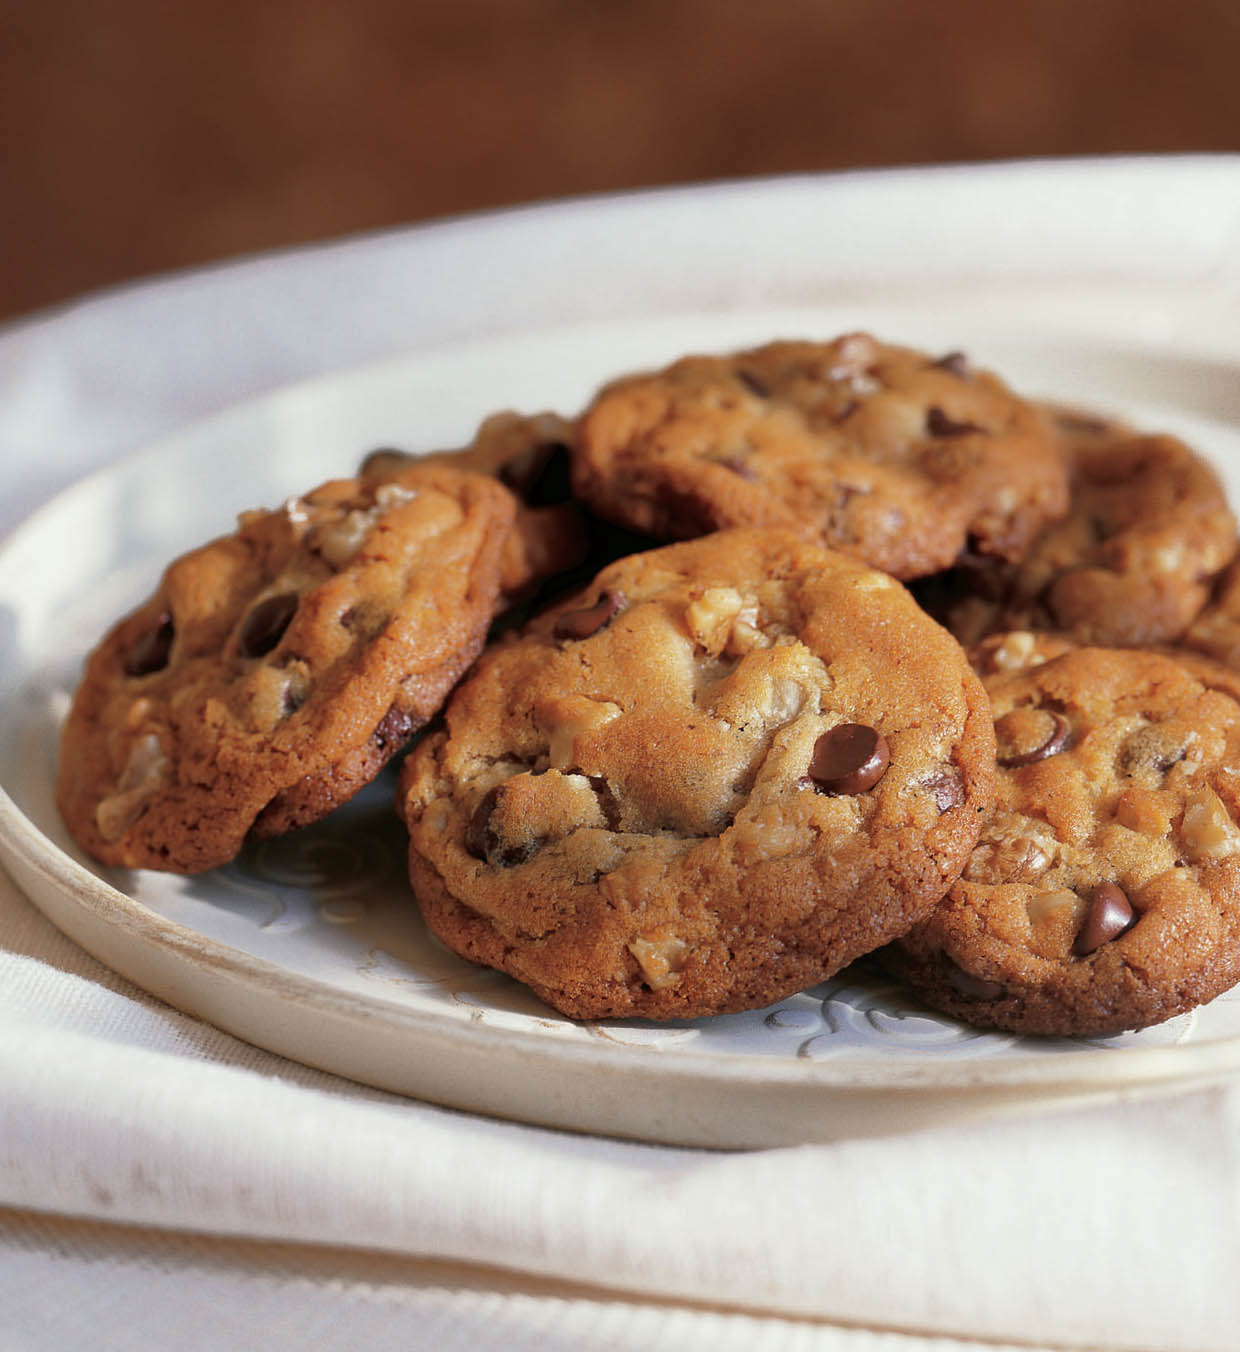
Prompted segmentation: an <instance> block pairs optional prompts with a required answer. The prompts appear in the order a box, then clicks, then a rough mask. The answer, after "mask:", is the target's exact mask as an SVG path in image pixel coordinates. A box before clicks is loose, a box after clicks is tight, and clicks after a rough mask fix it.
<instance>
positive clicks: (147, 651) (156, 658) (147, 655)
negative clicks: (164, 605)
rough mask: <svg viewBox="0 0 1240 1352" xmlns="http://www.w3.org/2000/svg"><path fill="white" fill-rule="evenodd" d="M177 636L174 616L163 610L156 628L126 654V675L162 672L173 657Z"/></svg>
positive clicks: (147, 632) (150, 630)
mask: <svg viewBox="0 0 1240 1352" xmlns="http://www.w3.org/2000/svg"><path fill="white" fill-rule="evenodd" d="M175 636H176V629H175V628H174V626H173V623H172V616H171V615H170V614H169V613H168V611H166V610H161V611H160V612H159V618H158V619H157V620H156V621H155V628H154V629H148V630H147V631H146V633H145V634H143V635H142V636H141V637H140V638H139V639H138V640H137V641H136V642H135V643H134V644H133V646H132V647H131V648H130V649H129V651H128V652H127V653H126V654H125V661H124V664H123V670H124V672H125V675H126V676H149V675H151V673H152V672H156V671H162V670H163V669H164V667H166V666H167V665H168V658H169V657H171V655H172V640H173V638H174V637H175Z"/></svg>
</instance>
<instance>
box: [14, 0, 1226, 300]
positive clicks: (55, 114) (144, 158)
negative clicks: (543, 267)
mask: <svg viewBox="0 0 1240 1352" xmlns="http://www.w3.org/2000/svg"><path fill="white" fill-rule="evenodd" d="M1237 149H1240V3H1238V0H1036V2H1034V0H869V2H867V0H508V3H504V2H503V0H404V3H402V0H211V2H210V3H205V2H200V3H190V2H189V0H184V2H182V3H178V2H177V0H162V2H161V0H0V157H2V158H0V243H2V245H3V247H2V248H0V318H3V317H6V316H12V315H14V314H17V313H20V312H23V311H28V310H32V309H35V308H37V307H42V306H44V305H48V304H51V303H53V302H56V301H59V300H62V299H64V298H67V297H70V296H72V295H74V294H77V293H80V292H82V291H85V290H88V289H91V288H94V287H98V286H101V285H106V284H109V283H113V282H116V281H121V280H125V279H129V278H133V277H137V276H141V275H145V274H149V273H152V272H158V271H162V270H165V269H169V268H176V267H181V266H184V265H187V264H194V263H198V262H205V261H209V260H217V259H221V258H225V257H229V256H232V255H235V254H238V253H244V252H249V251H253V250H260V249H267V248H271V247H278V246H283V245H289V244H294V243H300V242H303V241H308V240H319V239H325V238H330V237H334V236H339V235H341V234H347V233H350V232H353V231H358V230H368V229H373V228H376V227H385V226H391V225H397V224H402V223H406V222H412V221H419V220H425V219H428V218H431V217H436V216H442V215H445V214H451V213H456V212H461V211H468V210H473V209H476V208H481V207H491V206H498V205H504V204H509V203H515V202H521V201H529V200H532V199H535V198H543V197H554V196H562V195H566V194H576V193H588V192H596V191H600V190H613V189H623V188H632V187H642V186H647V185H654V184H663V183H672V182H689V181H699V180H703V179H714V178H720V177H731V176H740V175H753V174H764V173H774V172H784V171H799V170H828V169H837V168H845V167H852V166H859V165H891V164H912V163H926V162H938V161H949V160H979V159H995V158H1006V157H1018V156H1030V155H1034V156H1040V155H1073V154H1095V153H1112V152H1165V151H1194V150H1198V151H1200V150H1237Z"/></svg>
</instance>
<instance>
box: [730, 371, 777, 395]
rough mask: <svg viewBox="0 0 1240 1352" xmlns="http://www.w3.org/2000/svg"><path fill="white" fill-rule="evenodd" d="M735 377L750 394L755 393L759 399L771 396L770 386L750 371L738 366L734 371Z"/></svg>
mask: <svg viewBox="0 0 1240 1352" xmlns="http://www.w3.org/2000/svg"><path fill="white" fill-rule="evenodd" d="M736 378H737V380H739V381H740V382H741V384H742V385H744V387H745V388H746V389H747V390H748V391H749V393H750V394H756V395H757V396H758V398H759V399H769V398H770V397H771V390H770V386H768V385H767V383H766V381H765V380H763V379H761V377H759V376H756V375H754V373H753V372H752V371H746V370H745V369H744V368H739V369H738V370H737V372H736Z"/></svg>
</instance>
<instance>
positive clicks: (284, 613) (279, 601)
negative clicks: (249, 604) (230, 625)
mask: <svg viewBox="0 0 1240 1352" xmlns="http://www.w3.org/2000/svg"><path fill="white" fill-rule="evenodd" d="M300 603H301V597H300V596H299V595H298V594H297V593H296V592H280V593H279V594H278V595H276V596H268V597H265V598H264V599H263V600H261V601H260V602H259V603H258V604H257V605H256V606H255V607H254V609H253V610H251V611H250V613H249V614H248V615H247V616H246V617H245V620H244V622H243V623H242V625H241V634H240V636H239V638H238V643H239V644H240V647H241V652H242V655H243V656H245V657H262V656H264V654H266V653H269V652H270V651H271V650H272V648H274V647H275V646H276V644H277V643H279V641H280V640H281V639H282V638H283V637H284V631H285V630H286V629H287V628H288V627H289V625H290V623H291V622H292V619H293V616H294V615H296V614H297V607H298V605H300Z"/></svg>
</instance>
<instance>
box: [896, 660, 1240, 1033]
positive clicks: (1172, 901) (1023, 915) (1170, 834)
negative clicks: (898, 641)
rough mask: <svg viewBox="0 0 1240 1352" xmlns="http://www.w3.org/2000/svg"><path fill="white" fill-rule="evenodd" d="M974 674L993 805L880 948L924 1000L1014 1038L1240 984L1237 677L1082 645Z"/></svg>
mask: <svg viewBox="0 0 1240 1352" xmlns="http://www.w3.org/2000/svg"><path fill="white" fill-rule="evenodd" d="M985 686H986V690H987V694H988V695H989V697H990V702H991V706H992V709H993V712H994V718H995V733H996V741H997V746H998V764H999V778H998V788H997V793H996V800H995V808H994V811H993V813H992V814H991V816H990V818H989V820H988V821H987V823H986V825H985V826H984V827H983V828H982V834H981V837H980V839H979V841H978V843H977V845H976V847H975V848H974V850H973V852H972V855H971V856H970V858H969V861H968V863H967V865H966V866H965V869H964V873H963V876H962V878H961V879H960V881H959V882H957V883H956V884H955V885H954V886H953V887H952V888H951V890H950V892H949V893H948V895H947V897H946V898H945V899H944V900H943V901H942V902H941V903H940V904H939V905H938V907H936V908H935V910H934V911H933V912H932V913H931V915H930V917H929V918H928V919H927V920H925V921H922V922H921V923H920V924H918V925H917V926H915V927H914V928H913V929H912V930H911V932H910V933H909V934H908V935H906V936H905V937H904V938H902V939H901V940H900V941H899V942H898V943H897V944H895V945H893V946H892V947H891V948H889V949H887V950H886V951H885V953H884V957H885V959H886V960H887V961H888V962H889V963H890V964H891V965H892V966H893V967H894V968H895V969H896V970H897V971H898V972H899V973H900V974H901V975H902V976H903V977H904V978H905V979H907V980H908V981H909V982H910V984H911V985H912V986H913V987H914V988H915V989H916V990H917V991H918V992H920V994H921V995H922V997H923V998H924V999H925V1000H926V1002H927V1003H928V1004H930V1005H932V1006H933V1007H934V1008H936V1009H939V1010H942V1011H944V1012H946V1013H948V1014H951V1015H954V1016H955V1017H957V1018H959V1019H962V1020H964V1021H965V1022H967V1023H972V1024H978V1025H981V1026H984V1027H992V1028H1003V1029H1009V1030H1012V1031H1015V1032H1024V1033H1054V1034H1088V1035H1097V1034H1105V1033H1114V1032H1119V1031H1121V1030H1124V1029H1133V1028H1140V1027H1144V1026H1146V1025H1149V1024H1154V1023H1159V1022H1161V1021H1163V1020H1165V1019H1168V1018H1170V1017H1172V1016H1173V1015H1176V1014H1180V1013H1183V1012H1185V1011H1186V1010H1188V1009H1191V1008H1192V1007H1193V1006H1195V1005H1198V1004H1201V1003H1203V1002H1205V1001H1207V1000H1210V999H1212V998H1213V997H1214V996H1216V995H1218V994H1220V993H1222V992H1223V991H1224V990H1226V989H1228V988H1229V987H1230V986H1232V985H1234V984H1235V983H1236V981H1237V980H1240V824H1238V819H1240V681H1238V680H1237V678H1236V677H1235V676H1233V675H1232V674H1231V673H1228V672H1226V671H1225V670H1223V669H1221V668H1219V667H1217V666H1216V665H1215V664H1212V663H1210V662H1208V661H1206V660H1205V659H1202V658H1197V659H1195V660H1194V661H1192V662H1191V664H1189V663H1184V662H1180V661H1178V660H1176V659H1175V658H1174V657H1172V656H1168V655H1163V654H1155V653H1147V652H1140V651H1136V650H1130V649H1129V650H1119V649H1103V648H1080V649H1077V650H1075V651H1071V652H1068V653H1065V654H1064V655H1063V656H1061V657H1057V658H1055V659H1053V660H1051V661H1048V662H1045V663H1042V664H1040V665H1037V666H1034V667H1031V668H1029V669H1027V670H1023V671H1022V670H1016V671H1012V672H1009V673H1006V674H1000V675H995V676H992V677H989V678H988V679H987V680H986V681H985Z"/></svg>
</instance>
